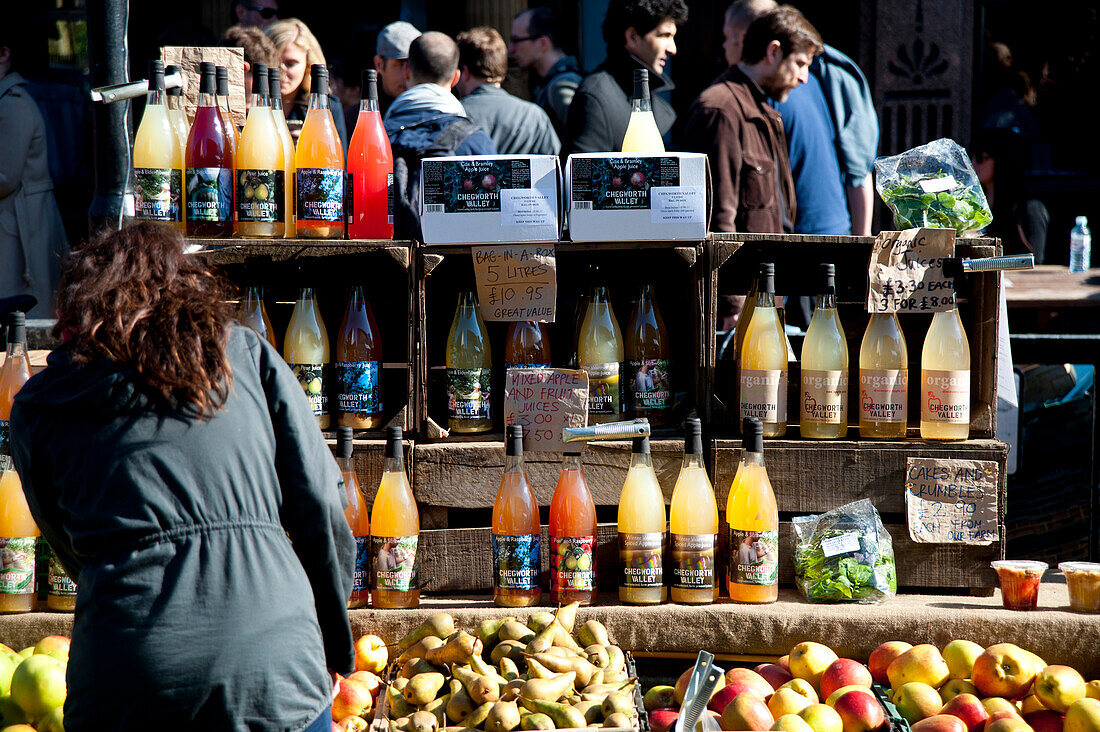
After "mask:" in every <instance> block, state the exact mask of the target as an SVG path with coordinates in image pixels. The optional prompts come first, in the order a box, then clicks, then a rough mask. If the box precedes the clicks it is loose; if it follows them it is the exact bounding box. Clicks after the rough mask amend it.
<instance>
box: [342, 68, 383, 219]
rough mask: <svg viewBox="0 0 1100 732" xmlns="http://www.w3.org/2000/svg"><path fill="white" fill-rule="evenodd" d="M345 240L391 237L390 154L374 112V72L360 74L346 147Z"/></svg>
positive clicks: (375, 96)
mask: <svg viewBox="0 0 1100 732" xmlns="http://www.w3.org/2000/svg"><path fill="white" fill-rule="evenodd" d="M348 194H349V195H350V198H349V199H348V201H347V202H346V205H347V210H348V238H350V239H392V238H393V153H392V152H391V150H390V138H389V136H388V135H387V134H386V129H385V127H383V126H382V113H381V112H379V111H378V72H377V71H375V70H374V69H368V70H366V71H364V72H363V98H362V101H360V102H359V119H358V120H357V121H356V122H355V132H354V133H353V134H352V136H351V143H350V144H349V146H348Z"/></svg>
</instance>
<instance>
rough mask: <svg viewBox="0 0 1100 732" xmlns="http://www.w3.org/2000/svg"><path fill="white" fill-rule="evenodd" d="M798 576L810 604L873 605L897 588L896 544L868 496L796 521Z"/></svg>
mask: <svg viewBox="0 0 1100 732" xmlns="http://www.w3.org/2000/svg"><path fill="white" fill-rule="evenodd" d="M791 530H792V531H793V533H794V576H795V581H796V582H797V583H798V589H799V591H800V592H801V593H802V594H803V595H804V596H805V597H806V599H807V600H809V601H810V602H857V603H864V604H874V603H879V602H882V601H883V600H885V599H886V598H888V597H893V596H894V595H895V594H897V591H898V580H897V572H896V571H895V568H894V542H893V540H892V539H891V538H890V533H889V532H888V531H887V530H886V527H885V526H883V525H882V519H880V518H879V515H878V511H876V510H875V507H874V505H873V504H872V503H871V501H870V500H869V499H866V498H864V499H863V500H861V501H855V502H854V503H849V504H847V505H844V506H840V507H839V508H834V509H832V510H831V511H827V512H825V513H823V514H819V515H816V516H798V517H796V518H795V519H794V521H793V524H792V529H791Z"/></svg>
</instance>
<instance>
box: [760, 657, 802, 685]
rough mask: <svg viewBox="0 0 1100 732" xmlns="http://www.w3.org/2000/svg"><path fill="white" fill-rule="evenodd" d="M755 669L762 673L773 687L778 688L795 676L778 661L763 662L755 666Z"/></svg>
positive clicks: (762, 676)
mask: <svg viewBox="0 0 1100 732" xmlns="http://www.w3.org/2000/svg"><path fill="white" fill-rule="evenodd" d="M753 671H755V672H756V673H758V674H760V676H761V678H763V679H764V680H765V681H767V682H768V683H769V684H771V687H772V689H778V688H779V687H780V686H782V685H783V684H785V683H787V682H788V681H790V680H791V679H793V678H794V677H793V676H791V672H790V671H788V670H787V669H785V668H783V667H782V666H780V665H779V664H778V663H762V664H760V665H759V666H757V667H756V668H754V669H753Z"/></svg>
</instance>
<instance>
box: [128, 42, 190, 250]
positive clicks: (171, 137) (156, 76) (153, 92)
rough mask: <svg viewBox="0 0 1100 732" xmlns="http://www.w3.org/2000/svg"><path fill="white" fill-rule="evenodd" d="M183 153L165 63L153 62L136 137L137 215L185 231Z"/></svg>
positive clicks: (135, 202)
mask: <svg viewBox="0 0 1100 732" xmlns="http://www.w3.org/2000/svg"><path fill="white" fill-rule="evenodd" d="M182 212H183V155H182V154H181V148H180V145H179V138H178V137H177V134H176V129H175V127H174V126H173V123H172V118H171V115H170V114H169V111H168V105H167V103H166V95H165V93H164V63H163V62H161V61H150V62H149V95H148V97H146V101H145V112H144V113H143V114H142V116H141V124H140V125H138V130H137V136H135V137H134V216H135V217H136V218H139V219H143V220H145V221H166V222H169V223H171V224H172V227H173V228H175V229H178V230H179V231H180V232H181V233H182V232H183V231H184V225H183V213H182Z"/></svg>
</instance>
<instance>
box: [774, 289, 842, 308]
mask: <svg viewBox="0 0 1100 732" xmlns="http://www.w3.org/2000/svg"><path fill="white" fill-rule="evenodd" d="M773 302H774V299H773ZM814 308H815V309H816V308H827V309H829V310H836V294H835V293H832V292H823V293H821V294H819V295H818V296H817V297H815V298H814Z"/></svg>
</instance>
